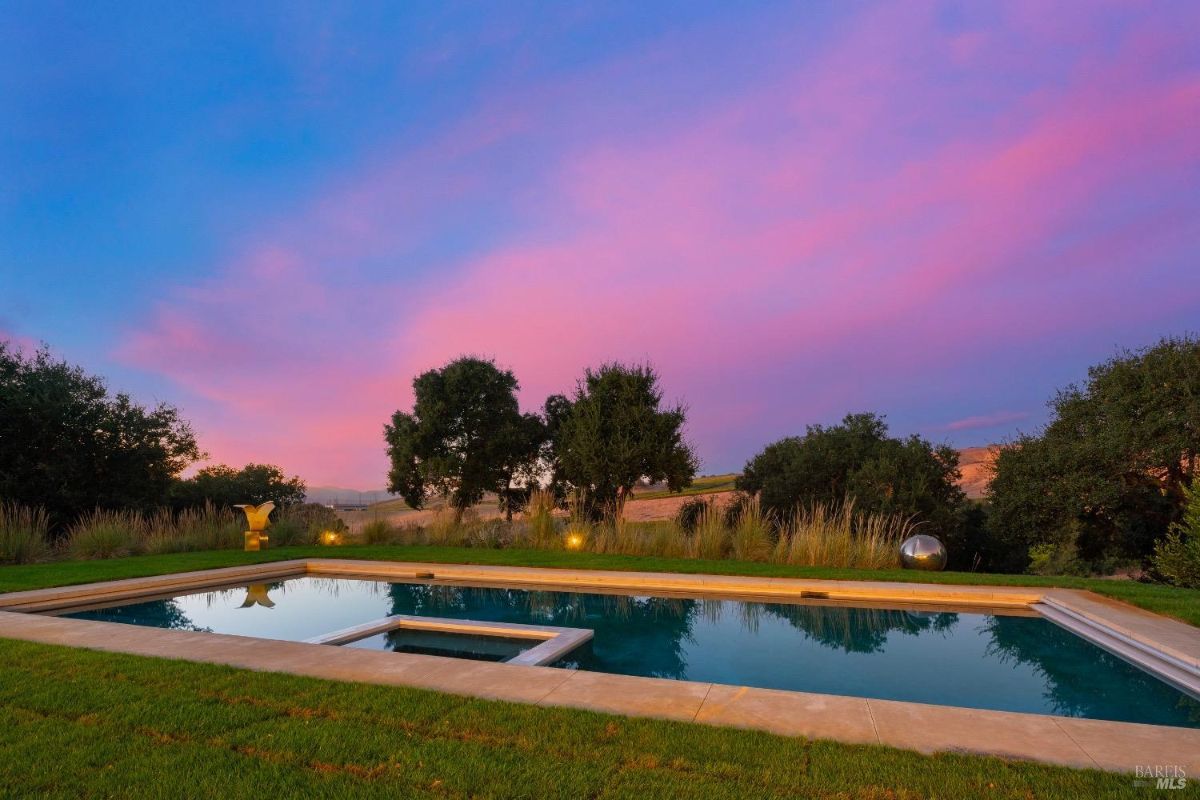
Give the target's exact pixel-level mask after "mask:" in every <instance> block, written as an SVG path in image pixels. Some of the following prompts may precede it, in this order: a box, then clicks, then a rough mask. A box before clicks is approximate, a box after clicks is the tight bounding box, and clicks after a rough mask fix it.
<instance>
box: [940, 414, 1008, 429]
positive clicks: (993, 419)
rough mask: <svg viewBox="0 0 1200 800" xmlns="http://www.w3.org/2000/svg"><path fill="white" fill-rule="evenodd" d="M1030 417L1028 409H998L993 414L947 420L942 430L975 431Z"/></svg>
mask: <svg viewBox="0 0 1200 800" xmlns="http://www.w3.org/2000/svg"><path fill="white" fill-rule="evenodd" d="M1027 419H1029V412H1027V411H996V412H993V413H991V414H979V415H977V416H973V417H964V418H962V419H956V420H954V421H953V422H947V423H946V424H945V425H943V426H942V430H946V431H974V430H982V429H985V428H998V427H1000V426H1001V425H1008V424H1009V423H1013V422H1022V421H1023V420H1027Z"/></svg>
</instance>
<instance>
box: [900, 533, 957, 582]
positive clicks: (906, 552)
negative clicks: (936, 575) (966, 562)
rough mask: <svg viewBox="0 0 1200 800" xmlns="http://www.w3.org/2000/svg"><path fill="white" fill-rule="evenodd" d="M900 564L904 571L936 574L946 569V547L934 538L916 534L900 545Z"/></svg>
mask: <svg viewBox="0 0 1200 800" xmlns="http://www.w3.org/2000/svg"><path fill="white" fill-rule="evenodd" d="M900 563H901V565H903V567H904V568H905V569H923V570H929V571H930V572H937V571H938V570H942V569H945V568H946V546H945V545H944V544H942V543H941V542H940V541H938V540H937V538H936V537H933V536H928V535H926V534H924V533H918V534H917V535H916V536H910V537H908V538H907V539H905V540H904V542H903V543H902V544H901V545H900Z"/></svg>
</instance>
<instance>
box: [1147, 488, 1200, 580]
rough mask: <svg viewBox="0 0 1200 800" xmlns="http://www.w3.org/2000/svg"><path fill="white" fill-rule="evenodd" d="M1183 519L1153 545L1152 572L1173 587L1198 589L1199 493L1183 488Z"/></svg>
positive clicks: (1199, 550)
mask: <svg viewBox="0 0 1200 800" xmlns="http://www.w3.org/2000/svg"><path fill="white" fill-rule="evenodd" d="M1184 501H1185V502H1186V503H1187V505H1186V506H1184V513H1183V519H1182V520H1180V521H1179V522H1176V523H1174V524H1173V525H1171V529H1170V532H1169V533H1167V535H1166V537H1164V538H1163V539H1160V540H1159V541H1157V542H1155V544H1154V559H1153V565H1154V571H1155V572H1157V573H1158V574H1159V575H1161V576H1162V577H1163V578H1164V579H1165V580H1167V581H1168V582H1170V583H1173V584H1175V585H1176V586H1183V587H1185V588H1189V589H1200V491H1197V484H1196V483H1195V482H1193V483H1192V484H1191V485H1190V486H1187V487H1185V488H1184Z"/></svg>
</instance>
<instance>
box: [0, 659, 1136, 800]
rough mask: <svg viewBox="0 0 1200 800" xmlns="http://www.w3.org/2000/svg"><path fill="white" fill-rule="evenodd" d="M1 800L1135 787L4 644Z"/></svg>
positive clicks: (938, 792) (881, 751)
mask: <svg viewBox="0 0 1200 800" xmlns="http://www.w3.org/2000/svg"><path fill="white" fill-rule="evenodd" d="M0 796H3V797H14V798H16V797H38V798H42V797H50V798H53V797H63V798H67V797H70V798H75V797H212V798H242V797H245V798H254V800H262V798H285V797H299V796H305V797H339V798H341V797H347V798H348V797H354V798H359V797H362V798H370V797H388V798H392V797H437V798H465V797H504V798H522V797H527V798H537V799H538V800H542V799H543V798H547V799H549V798H571V800H574V798H585V797H587V798H603V799H604V800H610V799H614V798H658V797H678V798H744V797H754V798H769V797H817V798H918V797H944V798H964V797H988V798H1012V799H1013V800H1017V799H1020V800H1029V799H1030V798H1046V799H1047V800H1049V799H1052V798H1063V800H1075V798H1083V797H1130V798H1140V797H1146V796H1147V792H1146V790H1145V789H1139V788H1135V787H1134V786H1133V785H1132V780H1131V778H1130V777H1129V776H1126V775H1116V774H1109V773H1101V772H1096V771H1090V770H1089V771H1076V770H1070V769H1065V768H1058V767H1048V766H1038V765H1034V764H1029V763H1022V762H1006V761H1002V760H999V759H993V758H982V757H971V756H962V755H950V754H944V755H938V756H933V757H930V756H922V755H919V754H916V753H910V752H905V751H900V750H893V749H890V748H884V747H872V746H860V745H845V744H835V743H832V742H820V741H817V742H814V741H807V740H804V739H798V738H786V737H778V736H772V735H769V734H765V733H759V732H754V731H741V730H733V729H722V728H711V727H707V726H703V725H691V724H687V723H673V722H663V721H656V720H645V719H633V718H626V717H614V716H607V715H602V714H596V713H592V712H587V711H575V710H567V709H554V708H539V707H535V706H522V705H515V704H509V703H500V702H493V701H485V700H478V699H471V698H463V697H456V696H453V695H447V694H438V693H434V692H428V691H423V690H417V689H406V688H396V687H384V686H372V685H364V684H355V683H338V682H330V681H321V680H316V679H310V678H300V677H295V676H289V675H282V674H274V673H260V672H250V671H243V670H236V669H232V668H228V667H221V666H215V665H210V664H196V663H190V662H184V661H167V660H161V659H152V658H144V657H139V656H127V655H121V654H113V653H99V652H93V651H87V650H80V649H75V648H67V647H57V646H50V645H40V644H31V643H27V642H15V641H2V640H0Z"/></svg>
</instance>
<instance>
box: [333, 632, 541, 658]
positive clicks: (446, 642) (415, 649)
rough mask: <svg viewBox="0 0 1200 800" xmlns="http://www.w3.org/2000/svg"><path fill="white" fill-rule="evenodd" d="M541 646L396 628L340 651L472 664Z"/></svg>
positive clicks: (509, 640) (505, 638) (516, 641)
mask: <svg viewBox="0 0 1200 800" xmlns="http://www.w3.org/2000/svg"><path fill="white" fill-rule="evenodd" d="M540 643H541V642H540V641H536V640H529V639H510V638H508V637H505V636H475V635H470V634H465V635H464V634H461V633H442V632H440V631H417V630H406V629H404V628H396V629H394V630H390V631H387V632H386V633H377V634H375V635H374V636H368V637H366V638H365V639H358V640H356V641H353V642H349V643H347V644H345V645H343V647H356V648H360V649H363V650H387V651H390V652H393V653H420V654H421V655H426V656H449V657H450V658H469V659H471V660H472V661H508V660H509V659H510V658H513V657H514V656H518V655H520V654H521V653H524V652H525V651H526V650H528V649H529V648H531V647H534V646H535V645H538V644H540Z"/></svg>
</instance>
